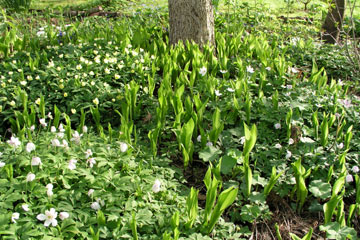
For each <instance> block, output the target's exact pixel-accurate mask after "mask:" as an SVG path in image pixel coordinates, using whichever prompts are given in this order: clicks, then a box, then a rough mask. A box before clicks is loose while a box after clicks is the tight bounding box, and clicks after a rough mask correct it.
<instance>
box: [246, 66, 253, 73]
mask: <svg viewBox="0 0 360 240" xmlns="http://www.w3.org/2000/svg"><path fill="white" fill-rule="evenodd" d="M246 71H247V72H248V73H254V72H255V71H254V68H253V67H252V66H250V65H249V66H247V67H246Z"/></svg>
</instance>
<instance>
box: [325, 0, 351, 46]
mask: <svg viewBox="0 0 360 240" xmlns="http://www.w3.org/2000/svg"><path fill="white" fill-rule="evenodd" d="M345 6H346V0H332V2H331V7H330V8H329V11H328V14H327V16H326V19H325V22H324V24H323V26H322V29H323V40H325V42H327V43H336V42H337V41H338V40H339V36H340V31H341V29H342V24H343V21H344V15H345Z"/></svg>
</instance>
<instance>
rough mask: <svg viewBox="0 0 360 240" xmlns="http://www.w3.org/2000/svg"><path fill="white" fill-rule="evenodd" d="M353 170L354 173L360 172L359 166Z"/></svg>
mask: <svg viewBox="0 0 360 240" xmlns="http://www.w3.org/2000/svg"><path fill="white" fill-rule="evenodd" d="M351 170H352V171H353V173H358V172H359V171H360V169H359V167H358V166H353V167H352V168H351Z"/></svg>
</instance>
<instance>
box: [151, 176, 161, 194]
mask: <svg viewBox="0 0 360 240" xmlns="http://www.w3.org/2000/svg"><path fill="white" fill-rule="evenodd" d="M160 190H161V182H160V180H159V179H156V180H155V182H154V185H153V186H152V191H153V192H154V193H158V192H160Z"/></svg>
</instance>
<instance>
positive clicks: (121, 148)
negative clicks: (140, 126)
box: [120, 142, 128, 152]
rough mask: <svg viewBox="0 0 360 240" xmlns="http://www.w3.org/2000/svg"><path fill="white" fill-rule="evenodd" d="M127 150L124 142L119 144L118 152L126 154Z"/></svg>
mask: <svg viewBox="0 0 360 240" xmlns="http://www.w3.org/2000/svg"><path fill="white" fill-rule="evenodd" d="M127 150H128V145H127V144H126V143H124V142H121V143H120V151H121V152H126V151H127Z"/></svg>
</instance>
